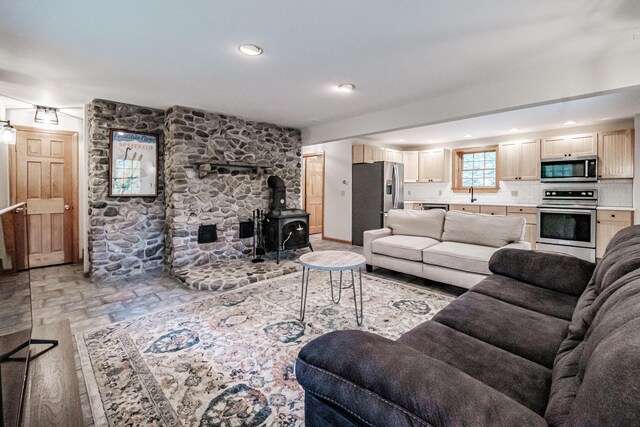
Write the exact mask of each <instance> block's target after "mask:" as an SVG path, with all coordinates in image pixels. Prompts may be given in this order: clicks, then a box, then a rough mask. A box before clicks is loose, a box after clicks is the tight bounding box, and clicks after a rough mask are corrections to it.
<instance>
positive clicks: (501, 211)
mask: <svg viewBox="0 0 640 427" xmlns="http://www.w3.org/2000/svg"><path fill="white" fill-rule="evenodd" d="M480 213H481V214H484V215H506V214H507V207H506V206H489V205H481V206H480Z"/></svg>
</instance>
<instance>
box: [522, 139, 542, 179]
mask: <svg viewBox="0 0 640 427" xmlns="http://www.w3.org/2000/svg"><path fill="white" fill-rule="evenodd" d="M518 160H519V167H520V174H519V175H518V176H519V178H520V179H521V180H529V181H534V180H538V179H540V141H539V140H537V139H534V140H531V141H523V142H521V143H520V155H519V159H518Z"/></svg>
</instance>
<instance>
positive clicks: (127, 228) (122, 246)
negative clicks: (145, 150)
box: [87, 99, 165, 280]
mask: <svg viewBox="0 0 640 427" xmlns="http://www.w3.org/2000/svg"><path fill="white" fill-rule="evenodd" d="M87 115H88V125H89V131H88V151H89V167H88V170H89V218H90V225H89V230H88V232H89V257H90V258H89V259H90V261H91V270H90V271H91V278H92V280H107V279H110V278H122V277H130V276H133V275H137V274H141V273H143V272H145V271H147V270H152V269H157V268H159V267H162V265H163V259H164V225H165V221H164V218H165V203H164V200H165V199H164V179H163V175H162V171H163V170H164V162H163V159H164V157H163V152H164V149H163V124H164V111H163V110H156V109H151V108H146V107H140V106H136V105H128V104H121V103H117V102H112V101H105V100H101V99H96V100H93V101H92V102H91V104H89V107H88V112H87ZM109 129H127V130H131V131H142V132H151V133H157V134H158V143H159V146H158V153H159V161H158V173H159V175H160V176H159V178H158V193H159V194H158V197H149V198H141V197H133V198H132V197H108V194H109V193H108V186H109V160H108V158H109Z"/></svg>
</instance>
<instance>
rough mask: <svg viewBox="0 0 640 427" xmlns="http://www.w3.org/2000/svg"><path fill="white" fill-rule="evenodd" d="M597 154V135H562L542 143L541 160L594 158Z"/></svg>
mask: <svg viewBox="0 0 640 427" xmlns="http://www.w3.org/2000/svg"><path fill="white" fill-rule="evenodd" d="M596 154H598V134H597V133H585V134H581V135H564V136H554V137H551V138H546V139H545V140H544V141H542V152H541V157H542V158H543V159H549V158H558V157H580V156H595V155H596Z"/></svg>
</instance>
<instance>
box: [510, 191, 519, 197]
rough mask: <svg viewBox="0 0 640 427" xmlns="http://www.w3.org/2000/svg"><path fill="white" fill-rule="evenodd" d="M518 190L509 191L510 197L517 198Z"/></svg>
mask: <svg viewBox="0 0 640 427" xmlns="http://www.w3.org/2000/svg"><path fill="white" fill-rule="evenodd" d="M518 194H519V193H518V190H511V197H518Z"/></svg>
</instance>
